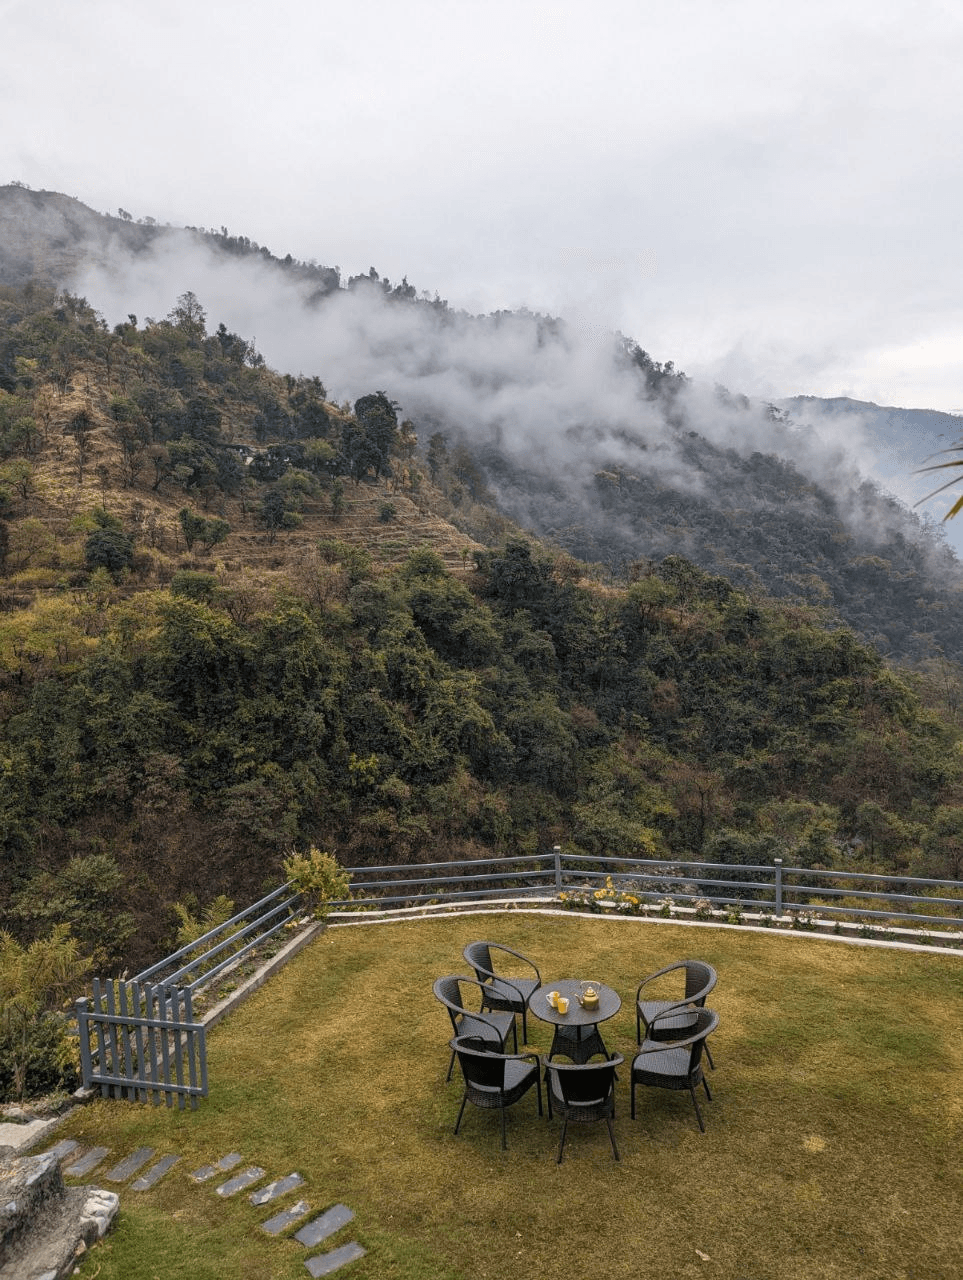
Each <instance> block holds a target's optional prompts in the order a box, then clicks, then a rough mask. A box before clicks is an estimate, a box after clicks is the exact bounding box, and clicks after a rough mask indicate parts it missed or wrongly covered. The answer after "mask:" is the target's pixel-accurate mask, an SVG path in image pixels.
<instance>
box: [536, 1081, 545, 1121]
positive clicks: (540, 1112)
mask: <svg viewBox="0 0 963 1280" xmlns="http://www.w3.org/2000/svg"><path fill="white" fill-rule="evenodd" d="M535 1089H536V1092H537V1093H538V1114H539V1115H540V1116H541V1115H544V1114H545V1113H544V1112H543V1111H542V1082H541V1080H539V1078H538V1076H537V1075H536V1077H535Z"/></svg>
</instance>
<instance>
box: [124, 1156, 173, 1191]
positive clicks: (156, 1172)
mask: <svg viewBox="0 0 963 1280" xmlns="http://www.w3.org/2000/svg"><path fill="white" fill-rule="evenodd" d="M179 1159H180V1156H161V1158H160V1159H159V1160H158V1161H157V1163H156V1164H155V1165H152V1166H151V1168H150V1169H148V1170H147V1172H146V1173H145V1174H144V1176H143V1177H142V1178H138V1179H137V1181H136V1182H132V1183H131V1184H130V1189H131V1191H149V1190H150V1189H151V1187H155V1186H156V1185H157V1183H158V1182H160V1180H161V1178H163V1176H164V1174H165V1173H167V1172H168V1171H169V1170H170V1169H172V1168H173V1166H174V1165H175V1164H177V1162H178V1160H179Z"/></svg>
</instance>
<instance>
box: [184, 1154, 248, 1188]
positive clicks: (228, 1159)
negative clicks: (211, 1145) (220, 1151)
mask: <svg viewBox="0 0 963 1280" xmlns="http://www.w3.org/2000/svg"><path fill="white" fill-rule="evenodd" d="M243 1159H244V1157H243V1156H242V1155H241V1153H240V1151H232V1152H230V1154H229V1155H226V1156H221V1158H220V1160H218V1162H217V1164H206V1165H204V1167H203V1168H201V1169H195V1170H194V1172H193V1173H192V1174H191V1177H192V1178H193V1179H194V1181H195V1182H207V1181H208V1179H210V1178H213V1177H214V1176H215V1174H218V1173H227V1172H228V1170H230V1169H233V1168H234V1166H235V1165H238V1164H240V1163H241V1161H242V1160H243Z"/></svg>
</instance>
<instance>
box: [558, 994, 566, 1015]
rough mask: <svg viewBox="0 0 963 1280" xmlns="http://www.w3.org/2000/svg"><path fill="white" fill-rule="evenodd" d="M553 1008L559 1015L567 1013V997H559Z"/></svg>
mask: <svg viewBox="0 0 963 1280" xmlns="http://www.w3.org/2000/svg"><path fill="white" fill-rule="evenodd" d="M555 1008H556V1009H557V1010H558V1011H559V1013H568V996H559V998H558V1000H557V1001H556V1002H555Z"/></svg>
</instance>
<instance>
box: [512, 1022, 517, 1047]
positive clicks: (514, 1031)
mask: <svg viewBox="0 0 963 1280" xmlns="http://www.w3.org/2000/svg"><path fill="white" fill-rule="evenodd" d="M512 1044H513V1045H514V1046H515V1052H516V1053H518V1023H517V1022H516V1021H515V1018H514V1016H513V1017H512Z"/></svg>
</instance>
